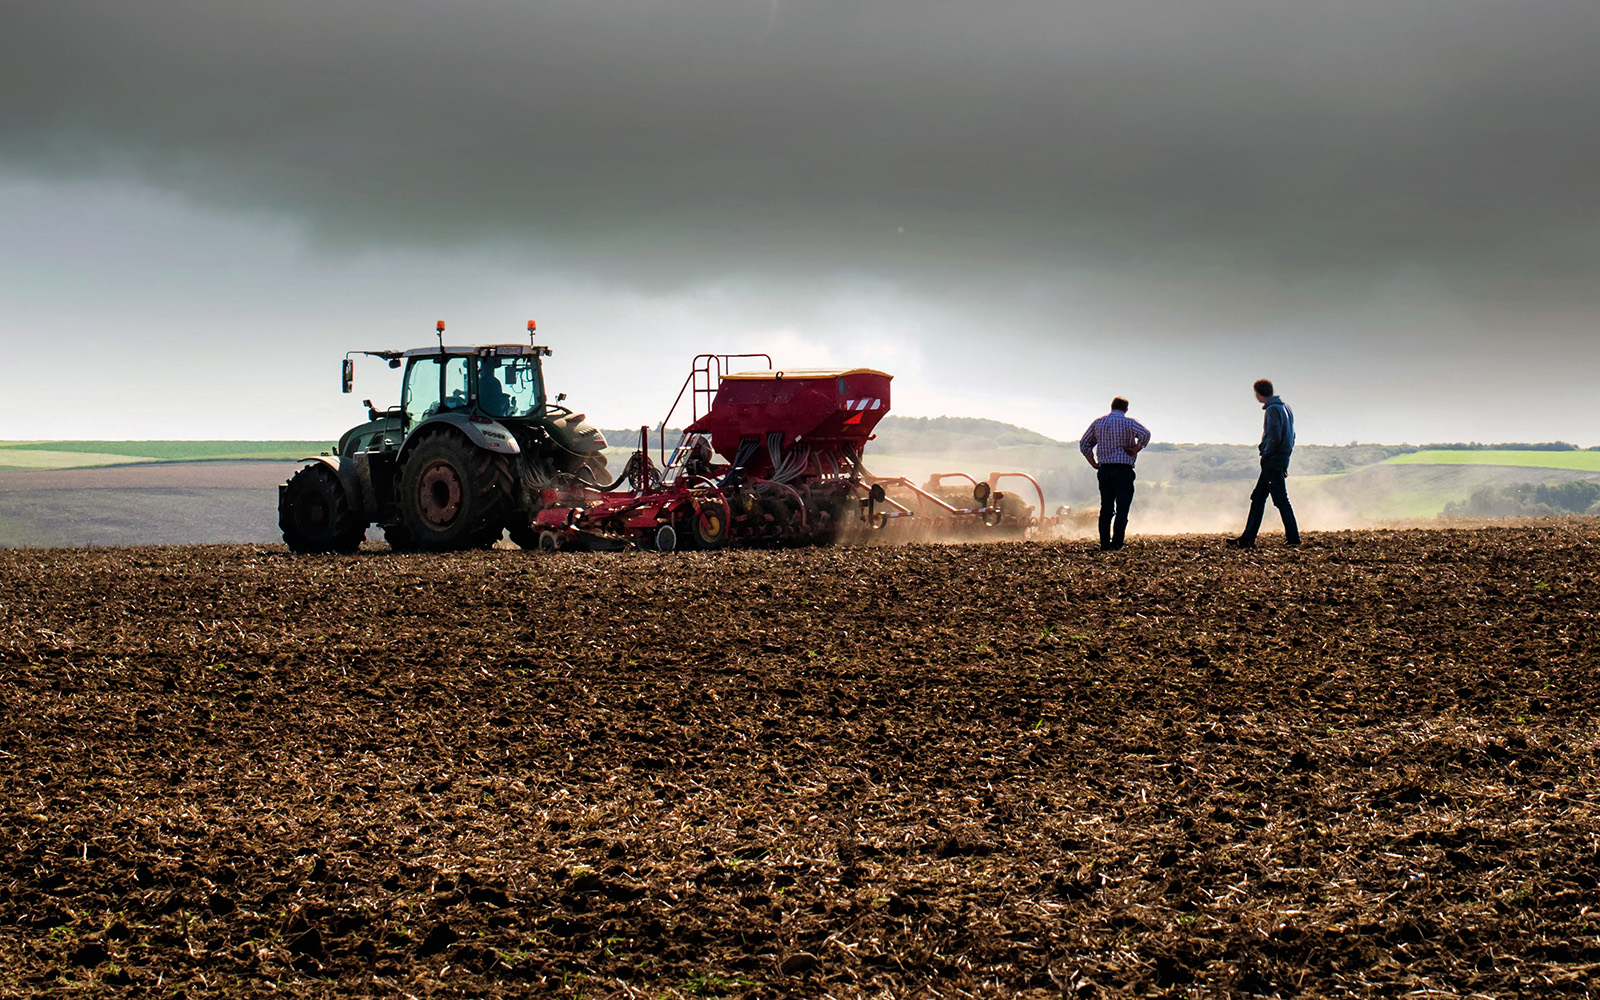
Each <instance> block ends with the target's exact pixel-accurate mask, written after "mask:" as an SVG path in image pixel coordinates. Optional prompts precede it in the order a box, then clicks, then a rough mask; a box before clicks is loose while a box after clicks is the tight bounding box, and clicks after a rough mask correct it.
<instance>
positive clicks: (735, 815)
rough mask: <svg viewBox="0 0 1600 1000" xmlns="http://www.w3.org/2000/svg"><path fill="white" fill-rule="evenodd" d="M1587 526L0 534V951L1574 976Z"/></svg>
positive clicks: (534, 986) (568, 989) (51, 978)
mask: <svg viewBox="0 0 1600 1000" xmlns="http://www.w3.org/2000/svg"><path fill="white" fill-rule="evenodd" d="M1597 545H1600V527H1597V526H1596V525H1595V524H1594V522H1593V521H1584V520H1569V521H1551V522H1543V523H1541V524H1539V525H1538V526H1537V527H1529V528H1490V529H1481V530H1436V531H1399V532H1357V533H1318V534H1312V535H1310V536H1309V537H1308V545H1307V546H1306V547H1305V548H1303V549H1300V550H1298V551H1296V550H1287V549H1283V548H1281V547H1277V546H1275V545H1270V544H1269V545H1267V546H1266V547H1263V548H1261V549H1257V550H1255V551H1253V552H1232V551H1224V550H1222V549H1221V547H1220V539H1218V538H1215V537H1194V536H1191V537H1183V538H1165V539H1150V538H1144V539H1138V540H1136V541H1134V542H1133V543H1132V544H1131V545H1130V547H1129V548H1128V549H1126V550H1124V551H1122V552H1120V553H1114V554H1109V555H1107V554H1101V553H1099V552H1095V551H1091V549H1090V548H1089V546H1087V545H1086V544H1084V543H1050V544H1032V543H1028V544H1006V545H991V546H968V547H942V546H908V547H905V548H899V549H893V548H871V549H864V548H861V549H831V550H829V549H820V550H804V551H771V552H748V551H747V552H724V553H709V554H677V555H665V556H663V555H658V554H655V553H642V552H641V553H623V554H617V555H566V554H562V555H549V554H540V553H525V552H517V551H502V550H494V551H487V552H476V553H466V554H459V555H449V556H395V555H390V554H387V553H366V554H363V555H360V556H356V557H348V558H347V557H293V556H290V555H289V554H288V553H287V552H286V551H285V550H284V549H283V548H282V547H281V546H269V545H263V546H216V547H185V548H134V549H93V550H13V551H0V685H3V690H4V699H3V702H0V995H5V996H54V995H68V994H71V995H84V994H91V995H92V994H102V993H103V994H111V993H115V994H117V995H119V996H161V997H168V996H185V997H196V996H234V995H262V996H264V995H268V994H272V995H276V996H284V995H287V996H313V995H315V996H324V995H372V994H379V995H397V996H398V995H407V996H422V995H430V994H431V995H474V996H524V995H530V994H531V995H541V996H558V997H569V996H570V997H577V996H584V997H623V996H630V997H631V996H650V997H658V996H679V995H683V996H750V997H779V996H791V995H794V996H817V997H820V996H834V997H858V996H918V995H928V996H932V995H940V996H962V995H966V996H984V997H1011V996H1035V997H1051V998H1055V997H1061V996H1068V997H1080V996H1081V997H1089V996H1191V997H1193V996H1235V995H1266V996H1274V995H1275V996H1396V995H1402V994H1415V995H1452V994H1459V995H1469V994H1475V995H1479V996H1511V995H1523V996H1532V995H1555V994H1562V993H1569V994H1574V995H1584V994H1586V993H1588V992H1590V991H1592V990H1593V987H1592V986H1591V985H1590V983H1591V982H1592V981H1593V980H1594V979H1595V977H1596V973H1597V972H1600V913H1597V908H1600V889H1597V882H1596V875H1597V873H1600V871H1597V870H1600V776H1597V775H1600V768H1597V760H1596V746H1597V733H1596V721H1595V720H1596V707H1597V701H1600V683H1597V680H1600V677H1597V673H1600V667H1597V663H1600V656H1597V652H1600V649H1597V643H1600V630H1597V628H1596V616H1597V614H1600V608H1597V603H1596V592H1597V582H1600V580H1597V578H1600V564H1597V561H1596V550H1597Z"/></svg>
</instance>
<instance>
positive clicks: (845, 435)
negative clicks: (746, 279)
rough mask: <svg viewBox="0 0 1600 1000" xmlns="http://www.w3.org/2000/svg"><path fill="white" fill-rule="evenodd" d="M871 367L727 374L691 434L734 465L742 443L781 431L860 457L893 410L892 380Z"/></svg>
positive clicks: (788, 437)
mask: <svg viewBox="0 0 1600 1000" xmlns="http://www.w3.org/2000/svg"><path fill="white" fill-rule="evenodd" d="M893 377H894V376H892V375H888V374H886V373H884V372H880V371H876V370H874V369H871V368H839V369H815V368H809V369H789V370H783V371H753V372H737V373H734V374H730V375H724V376H723V377H722V380H721V382H719V383H718V385H717V395H716V398H715V399H714V400H713V401H712V404H711V409H710V411H709V412H708V413H706V415H705V416H703V417H701V418H700V419H699V420H696V421H695V422H694V423H692V424H690V425H689V427H688V431H689V432H690V433H696V434H706V435H709V436H710V438H711V447H712V448H714V449H715V450H716V451H717V453H718V454H720V455H721V456H722V457H723V458H725V459H727V460H728V461H730V462H731V461H733V459H734V455H735V454H736V453H737V452H738V450H739V444H740V442H741V441H744V440H749V439H755V440H757V441H759V442H761V443H763V444H764V443H765V442H766V438H767V435H769V434H774V433H781V434H782V435H783V447H784V448H788V447H789V446H790V445H793V444H795V443H797V442H799V443H801V444H804V445H806V446H808V447H810V448H811V449H813V450H814V451H822V452H839V451H841V450H844V451H849V452H853V453H856V454H859V453H860V450H861V446H862V445H863V444H865V443H866V442H867V440H868V439H869V438H870V437H871V436H872V430H873V428H874V427H876V426H877V425H878V421H879V420H881V419H883V416H884V414H886V413H888V412H889V380H890V379H892V378H893Z"/></svg>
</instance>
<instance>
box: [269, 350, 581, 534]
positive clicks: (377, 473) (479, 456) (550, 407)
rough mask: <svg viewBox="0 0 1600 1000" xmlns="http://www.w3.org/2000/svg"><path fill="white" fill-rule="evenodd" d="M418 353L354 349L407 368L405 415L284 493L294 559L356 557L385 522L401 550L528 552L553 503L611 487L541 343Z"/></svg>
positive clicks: (297, 477) (352, 434) (346, 440)
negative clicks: (507, 543)
mask: <svg viewBox="0 0 1600 1000" xmlns="http://www.w3.org/2000/svg"><path fill="white" fill-rule="evenodd" d="M533 330H534V324H533V323H531V322H530V323H529V324H528V331H529V338H528V339H529V343H528V344H526V345H524V344H492V345H488V346H478V347H447V346H445V343H444V322H443V321H442V320H441V321H440V322H439V325H438V335H439V346H437V347H422V348H416V349H414V350H409V351H351V352H350V353H349V354H347V355H346V356H345V359H344V366H343V371H342V373H341V374H342V382H343V386H344V391H345V392H350V391H351V388H352V386H353V384H354V376H355V364H354V361H353V359H352V355H356V354H364V355H367V356H369V357H376V358H382V359H384V360H386V361H388V362H389V367H391V368H400V367H401V366H404V367H405V377H404V382H403V386H402V389H401V394H400V404H399V405H398V406H392V407H389V408H388V409H386V410H378V409H375V408H374V407H373V405H372V401H371V400H366V401H364V402H365V404H366V407H367V417H368V420H367V422H366V423H364V424H361V425H359V426H357V427H352V428H351V429H350V430H348V431H346V432H345V433H344V436H343V437H341V438H340V439H339V448H338V453H337V454H333V455H322V456H320V457H318V458H315V459H312V460H310V463H311V464H309V465H307V466H305V467H304V468H302V469H300V470H299V471H298V472H296V473H295V474H294V475H293V476H291V477H290V478H289V481H288V482H286V483H284V484H283V485H282V486H280V487H279V488H278V526H279V527H280V528H282V529H283V540H284V541H285V542H287V543H288V545H289V548H290V549H292V550H293V551H295V552H354V551H356V550H357V549H358V548H359V547H360V546H361V541H362V539H363V538H365V537H366V533H367V526H368V525H370V524H374V523H376V524H378V525H380V526H381V527H382V528H383V534H384V538H385V539H387V540H388V542H389V545H390V547H391V548H393V549H395V550H397V551H410V550H417V549H420V550H425V551H434V552H438V551H445V550H449V549H468V548H485V547H487V546H489V545H492V544H494V543H495V542H496V541H498V540H499V539H500V537H501V534H502V532H507V531H508V532H509V533H510V536H511V540H512V541H513V542H516V543H517V544H518V545H521V546H522V547H523V548H529V547H532V546H533V545H535V544H537V534H536V533H535V532H534V531H533V530H532V528H531V526H530V523H531V521H532V518H533V515H534V514H535V513H537V512H538V511H539V510H540V509H541V508H542V507H543V506H544V505H545V500H546V499H547V498H549V497H550V496H552V495H553V494H552V492H551V491H555V494H554V495H561V494H566V495H570V494H571V492H572V491H573V490H581V489H584V488H605V487H607V486H608V485H610V484H608V483H607V481H606V480H607V478H608V477H607V472H606V458H605V455H604V454H603V453H602V449H603V448H605V446H606V441H605V438H604V437H603V436H602V435H601V434H600V432H599V431H598V430H597V429H595V428H594V427H592V426H590V425H589V424H588V423H586V422H585V421H584V416H583V414H581V413H573V412H572V411H571V410H570V409H568V408H567V407H565V406H562V405H560V401H561V400H563V399H565V398H566V394H565V393H563V394H561V395H559V396H557V397H556V399H555V400H554V401H551V400H549V399H547V398H546V396H545V388H544V371H543V368H542V367H541V365H540V358H542V357H547V356H548V355H549V354H550V348H548V347H540V346H538V345H535V344H533V343H532V340H533V337H532V333H533Z"/></svg>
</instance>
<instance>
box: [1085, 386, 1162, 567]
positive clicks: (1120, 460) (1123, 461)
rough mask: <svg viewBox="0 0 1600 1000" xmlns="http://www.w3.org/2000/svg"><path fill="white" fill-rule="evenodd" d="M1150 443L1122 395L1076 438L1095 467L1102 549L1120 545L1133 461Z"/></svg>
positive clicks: (1130, 494) (1130, 492)
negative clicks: (1097, 480)
mask: <svg viewBox="0 0 1600 1000" xmlns="http://www.w3.org/2000/svg"><path fill="white" fill-rule="evenodd" d="M1149 443H1150V432H1149V431H1148V430H1146V429H1145V426H1144V424H1141V423H1139V421H1137V420H1134V419H1133V418H1131V417H1129V416H1128V401H1127V400H1126V399H1123V398H1122V397H1121V396H1118V397H1117V398H1116V399H1113V400H1112V401H1111V412H1110V413H1107V414H1106V415H1105V416H1103V417H1101V418H1100V419H1099V420H1096V421H1095V422H1094V423H1092V424H1090V425H1089V429H1088V430H1086V431H1084V432H1083V437H1082V438H1080V439H1079V441H1078V450H1079V451H1081V452H1083V457H1084V458H1086V459H1088V461H1089V464H1090V465H1091V466H1092V467H1094V468H1095V469H1096V470H1098V474H1099V478H1100V551H1102V552H1115V551H1116V550H1117V549H1120V548H1122V538H1123V535H1124V533H1125V532H1126V531H1127V530H1128V507H1129V506H1130V505H1131V504H1132V503H1133V479H1134V476H1133V462H1134V459H1135V458H1137V457H1138V455H1139V452H1141V451H1143V450H1144V447H1145V445H1147V444H1149ZM1096 452H1098V453H1099V456H1100V457H1099V459H1098V460H1097V459H1096V458H1095V454H1096Z"/></svg>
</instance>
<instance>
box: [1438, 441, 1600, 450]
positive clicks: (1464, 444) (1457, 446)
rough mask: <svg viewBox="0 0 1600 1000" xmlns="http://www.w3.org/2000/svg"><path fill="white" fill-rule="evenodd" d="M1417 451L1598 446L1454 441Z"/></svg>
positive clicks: (1564, 442) (1598, 448)
mask: <svg viewBox="0 0 1600 1000" xmlns="http://www.w3.org/2000/svg"><path fill="white" fill-rule="evenodd" d="M1418 450H1419V451H1600V445H1592V446H1590V447H1588V448H1579V447H1578V446H1577V445H1575V444H1571V443H1569V442H1566V441H1540V442H1538V443H1532V442H1528V441H1502V442H1500V443H1499V444H1483V443H1481V442H1478V441H1454V442H1451V443H1448V444H1425V445H1423V446H1422V447H1421V448H1419V449H1418Z"/></svg>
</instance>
